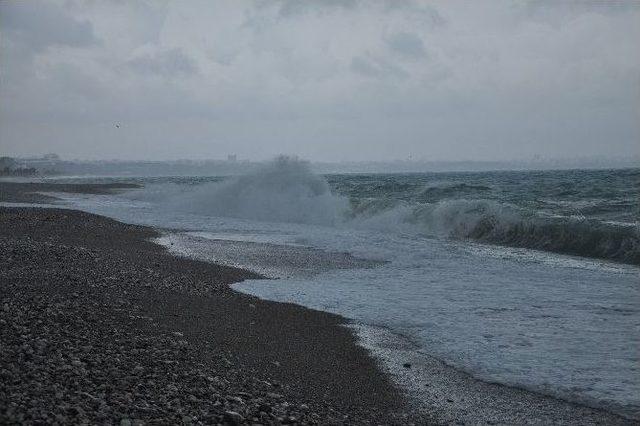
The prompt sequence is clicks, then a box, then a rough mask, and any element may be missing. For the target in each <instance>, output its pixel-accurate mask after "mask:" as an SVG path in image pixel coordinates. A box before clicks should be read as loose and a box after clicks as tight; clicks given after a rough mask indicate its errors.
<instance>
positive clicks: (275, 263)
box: [53, 157, 640, 419]
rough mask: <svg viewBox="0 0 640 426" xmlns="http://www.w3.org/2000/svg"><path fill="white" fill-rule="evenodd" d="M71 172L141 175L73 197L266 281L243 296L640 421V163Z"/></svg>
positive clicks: (189, 252)
mask: <svg viewBox="0 0 640 426" xmlns="http://www.w3.org/2000/svg"><path fill="white" fill-rule="evenodd" d="M53 181H59V182H108V183H112V182H129V183H138V184H140V185H141V187H140V188H139V189H132V190H127V191H121V192H118V193H117V194H112V195H84V194H80V195H79V194H57V195H58V196H59V197H60V198H61V199H62V200H63V203H64V204H65V205H67V206H69V207H73V208H78V209H81V210H85V211H89V212H93V213H98V214H102V215H106V216H110V217H113V218H116V219H119V220H122V221H124V222H128V223H136V224H143V225H151V226H155V227H158V228H159V229H161V230H162V236H161V237H160V238H158V242H160V243H162V244H164V245H166V246H167V247H168V248H169V250H171V251H172V252H174V253H176V254H179V255H182V256H188V257H192V258H196V259H202V260H206V261H211V262H217V263H222V264H226V265H232V266H237V267H241V268H246V269H249V270H252V271H255V272H258V273H260V274H261V275H262V276H263V277H264V278H263V279H257V280H249V281H245V282H242V283H238V284H235V285H234V286H233V287H234V288H235V289H236V290H238V291H241V292H245V293H248V294H252V295H255V296H257V297H260V298H263V299H268V300H274V301H279V302H289V303H295V304H299V305H303V306H306V307H309V308H313V309H317V310H322V311H327V312H332V313H336V314H340V315H342V316H344V317H346V318H347V319H349V320H350V321H351V322H352V323H353V324H356V325H358V326H361V327H365V328H367V329H368V330H370V331H371V330H374V331H375V330H384V333H385V334H386V335H392V336H398V339H404V340H408V341H410V342H411V343H412V348H413V349H412V350H413V351H414V352H415V354H417V355H420V354H423V355H424V356H428V357H432V358H436V359H438V360H441V361H442V362H443V363H445V364H446V365H448V366H450V367H451V368H454V369H458V370H460V371H464V372H466V373H468V374H470V375H471V376H473V377H474V378H476V379H478V380H483V381H487V382H496V383H501V384H505V385H508V386H514V387H518V388H524V389H527V390H531V391H534V392H538V393H543V394H546V395H551V396H554V397H557V398H561V399H565V400H570V401H575V402H578V403H582V404H587V405H590V406H593V407H599V408H604V409H606V410H609V411H612V412H615V413H618V414H621V415H623V416H626V417H630V418H635V419H638V418H640V370H639V368H640V222H639V220H640V197H639V195H640V169H622V170H558V171H496V172H455V173H447V172H439V173H403V174H394V173H386V174H333V175H321V174H317V173H314V172H313V171H312V168H311V167H310V165H309V164H308V163H305V162H303V161H299V160H296V159H291V158H284V157H283V158H278V159H276V160H274V161H273V162H271V163H269V164H266V165H265V166H264V167H263V168H262V169H260V170H257V171H255V170H254V171H252V172H251V173H248V174H245V175H241V176H235V177H211V176H206V177H203V176H196V177H166V176H165V177H67V178H64V177H59V178H56V179H53ZM400 358H401V357H400V355H398V360H397V362H399V363H401V362H402V359H400Z"/></svg>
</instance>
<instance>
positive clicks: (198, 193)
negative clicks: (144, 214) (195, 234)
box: [173, 156, 349, 226]
mask: <svg viewBox="0 0 640 426" xmlns="http://www.w3.org/2000/svg"><path fill="white" fill-rule="evenodd" d="M173 206H174V207H178V208H181V209H187V210H189V211H190V212H193V213H200V214H208V215H213V216H222V217H236V218H242V219H251V220H259V221H268V222H292V223H305V224H314V225H328V226H330V225H336V224H338V223H340V222H341V221H342V219H343V217H344V214H345V212H346V211H347V210H348V206H349V203H348V200H347V199H346V198H345V197H340V196H335V195H333V194H332V193H331V191H330V189H329V185H328V184H327V181H326V180H325V179H324V178H323V177H321V176H317V175H315V174H313V173H312V171H311V168H310V166H309V163H307V162H306V161H302V160H299V159H297V158H293V157H286V156H280V157H278V158H276V159H274V160H273V161H272V162H270V163H268V164H266V165H265V166H264V167H262V168H260V169H259V170H257V171H255V172H252V173H249V174H246V175H243V176H239V177H233V178H230V179H228V180H226V181H224V182H220V183H210V184H205V185H202V186H200V187H199V188H197V189H196V190H195V191H193V192H192V193H189V194H185V195H184V196H180V197H177V199H176V200H174V202H173Z"/></svg>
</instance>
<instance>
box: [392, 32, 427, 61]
mask: <svg viewBox="0 0 640 426" xmlns="http://www.w3.org/2000/svg"><path fill="white" fill-rule="evenodd" d="M385 41H386V43H387V46H389V49H391V50H393V51H394V52H397V53H399V54H401V55H404V56H409V57H424V56H426V54H427V52H426V50H425V47H424V43H423V42H422V39H421V38H420V37H418V36H417V35H415V34H412V33H407V32H399V33H394V34H391V35H390V36H389V37H387V39H386V40H385Z"/></svg>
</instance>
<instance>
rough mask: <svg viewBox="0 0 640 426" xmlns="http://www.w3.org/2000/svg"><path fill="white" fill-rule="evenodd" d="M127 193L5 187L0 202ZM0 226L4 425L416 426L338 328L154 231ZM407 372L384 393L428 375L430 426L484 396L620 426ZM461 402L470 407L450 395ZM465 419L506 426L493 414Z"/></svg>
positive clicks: (447, 375)
mask: <svg viewBox="0 0 640 426" xmlns="http://www.w3.org/2000/svg"><path fill="white" fill-rule="evenodd" d="M129 187H130V186H121V185H110V186H103V185H56V184H17V183H0V202H15V203H38V202H51V201H53V197H49V196H46V195H42V194H39V192H40V191H43V192H46V191H52V192H78V193H82V192H86V193H94V194H95V193H98V194H100V193H107V192H110V191H117V190H122V189H127V188H129ZM0 224H2V225H1V226H0V250H1V251H2V256H1V257H0V262H2V264H1V266H2V267H1V268H0V282H1V285H0V324H1V325H2V327H0V341H1V343H2V345H1V346H2V348H3V349H2V352H3V353H2V361H0V362H1V363H2V364H1V365H0V375H2V377H1V378H2V380H1V382H2V383H4V385H3V386H2V388H0V422H6V423H12V422H17V423H29V422H35V421H36V420H38V419H40V420H43V421H45V422H49V423H50V422H53V421H58V422H62V423H68V422H80V421H82V420H83V419H87V420H88V421H89V422H92V423H95V422H104V421H112V422H113V421H121V420H123V419H124V420H125V424H127V422H126V421H127V420H131V423H132V424H135V420H143V421H145V423H154V422H157V423H167V422H169V423H175V422H193V423H195V424H197V423H198V422H202V423H203V424H210V423H216V422H227V423H242V422H249V423H251V422H263V423H278V422H279V423H289V422H291V423H294V422H303V423H304V422H307V423H320V424H326V423H356V424H359V423H364V424H387V423H394V422H395V423H398V424H402V423H407V422H409V421H412V420H413V421H417V422H418V423H420V422H422V421H424V419H421V418H419V417H416V418H415V419H414V418H411V419H409V418H407V417H404V414H403V413H404V412H405V411H406V406H405V402H406V401H405V399H404V398H403V396H402V392H401V391H399V390H398V389H397V388H396V387H395V386H394V385H393V384H392V382H391V377H390V376H388V375H387V374H386V373H384V372H383V371H382V370H381V369H380V368H379V366H378V364H377V362H376V361H375V360H373V359H372V358H371V355H369V354H368V352H367V351H366V350H365V349H363V348H361V347H360V346H358V345H357V344H356V340H355V338H354V336H353V334H352V332H351V331H349V330H348V329H346V328H344V327H342V326H341V325H342V324H344V319H342V318H340V317H338V316H335V315H331V314H326V313H323V312H318V311H313V310H309V309H305V308H302V307H298V306H296V305H291V304H280V303H273V302H266V301H262V300H259V299H256V298H253V297H249V296H246V295H242V294H239V293H236V292H234V291H232V290H230V289H229V287H228V285H229V284H231V283H233V282H237V281H241V280H244V279H248V278H252V277H255V275H254V274H252V273H251V272H247V271H242V270H239V269H234V268H229V267H225V266H220V265H214V264H210V263H205V262H198V261H193V260H189V259H184V258H178V257H174V256H172V255H170V254H168V252H167V251H166V250H165V249H164V248H162V247H161V246H159V245H157V244H154V243H151V242H149V239H150V238H152V237H154V236H157V232H156V231H155V230H153V229H150V228H145V227H139V226H133V225H127V224H123V223H120V222H116V221H113V220H111V219H107V218H104V217H101V216H96V215H92V214H88V213H83V212H78V211H74V210H56V209H38V208H13V207H0ZM378 355H379V354H378ZM383 357H384V354H383ZM392 361H393V360H392ZM411 362H412V363H413V364H414V365H413V367H412V368H405V367H398V368H399V372H400V374H398V373H397V372H396V374H395V377H396V379H398V378H399V379H400V380H407V381H409V382H410V375H411V374H412V373H413V371H416V369H419V370H420V374H424V373H425V369H426V373H427V374H438V377H435V376H434V381H433V386H434V388H436V390H435V392H434V391H433V389H432V390H431V391H429V392H427V391H425V390H422V391H421V392H423V394H422V395H423V397H424V401H425V404H423V406H422V407H421V408H422V409H424V410H426V411H427V413H426V414H428V417H430V418H433V419H435V422H438V423H439V422H444V423H451V422H454V421H455V418H456V417H457V415H456V411H459V410H460V409H464V410H468V409H471V410H473V407H474V403H475V402H473V401H472V402H471V403H464V404H460V403H459V402H458V401H459V400H461V399H464V398H466V397H469V396H470V395H471V393H472V391H476V390H477V391H478V392H495V396H496V397H499V398H498V400H499V401H500V404H498V405H501V408H502V409H504V408H505V406H508V408H509V409H508V410H504V411H503V413H504V414H505V415H512V414H513V413H517V415H518V417H513V418H511V420H512V421H513V420H514V419H520V420H523V419H526V420H527V421H528V420H530V421H531V422H532V423H536V422H538V423H540V422H539V421H538V420H536V417H537V416H540V417H538V418H546V419H547V420H548V419H553V420H555V421H557V422H558V423H560V424H597V423H598V422H600V423H606V424H625V423H628V422H627V421H626V420H624V419H622V418H620V417H617V416H614V415H610V414H608V413H605V412H600V411H597V410H592V409H588V408H585V407H580V406H577V405H574V404H570V403H565V402H563V401H559V400H554V399H553V398H549V397H542V396H539V395H535V394H529V393H528V392H525V391H521V390H513V389H510V388H507V387H503V386H499V385H487V384H478V385H474V386H471V387H469V384H470V383H472V382H476V381H474V380H473V379H471V378H469V377H466V378H464V377H463V378H461V377H460V376H459V375H456V374H455V373H452V372H451V370H447V371H442V368H441V367H439V366H436V367H434V368H432V367H429V366H424V365H419V361H417V360H411ZM398 365H399V366H400V365H401V364H398ZM392 370H393V369H392ZM417 373H418V371H416V372H415V374H417ZM453 382H455V383H454V384H453V385H452V383H453ZM443 383H444V384H446V385H447V386H444V385H443ZM447 383H448V384H447ZM463 388H466V389H467V391H468V389H472V391H468V392H469V394H468V395H467V394H462V393H461V394H451V395H449V394H447V393H446V392H450V391H455V390H456V389H463ZM435 394H440V397H441V398H440V399H441V400H440V401H435V400H434V399H433V398H435V397H434V395H435ZM511 395H513V398H511ZM490 399H491V398H490ZM474 401H476V402H477V401H479V402H478V404H481V403H482V398H478V399H477V400H474ZM467 402H468V401H467ZM429 404H433V405H432V407H433V412H432V413H429V412H428V411H429V406H430V405H429ZM443 414H444V415H446V416H444V417H443ZM463 414H464V416H461V418H462V417H464V418H465V419H466V421H467V422H471V423H489V424H498V423H505V424H506V423H509V421H508V419H505V418H494V419H493V420H492V415H493V414H495V413H493V412H491V410H489V411H488V412H475V413H474V412H472V413H469V412H465V413H463Z"/></svg>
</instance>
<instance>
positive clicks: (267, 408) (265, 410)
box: [258, 404, 272, 413]
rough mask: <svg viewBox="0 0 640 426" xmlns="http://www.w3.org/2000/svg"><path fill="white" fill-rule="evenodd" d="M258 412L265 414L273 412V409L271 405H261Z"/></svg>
mask: <svg viewBox="0 0 640 426" xmlns="http://www.w3.org/2000/svg"><path fill="white" fill-rule="evenodd" d="M258 410H259V411H262V412H263V413H270V412H271V411H272V408H271V406H270V405H269V404H260V406H259V407H258Z"/></svg>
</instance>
